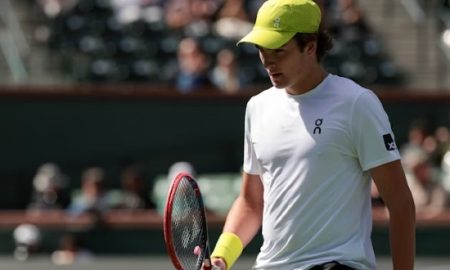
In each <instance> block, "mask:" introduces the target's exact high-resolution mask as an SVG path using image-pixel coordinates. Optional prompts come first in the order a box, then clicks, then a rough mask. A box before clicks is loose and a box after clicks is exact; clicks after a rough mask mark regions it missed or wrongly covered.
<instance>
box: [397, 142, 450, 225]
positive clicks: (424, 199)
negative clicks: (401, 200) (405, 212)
mask: <svg viewBox="0 0 450 270" xmlns="http://www.w3.org/2000/svg"><path fill="white" fill-rule="evenodd" d="M403 164H404V167H405V173H406V178H407V179H408V184H409V186H410V189H411V193H412V195H413V199H414V203H415V205H416V211H417V212H418V213H420V214H423V215H425V216H427V217H432V216H433V215H436V214H439V213H440V212H442V211H443V210H445V207H446V206H447V202H448V193H447V191H446V190H445V189H444V187H443V186H442V184H441V182H440V181H439V173H438V171H437V170H436V169H435V168H434V167H433V166H432V163H431V161H430V156H429V154H428V153H427V152H426V151H425V150H423V149H421V148H416V149H415V150H412V149H411V150H410V151H409V152H408V153H407V154H406V155H405V156H404V157H403Z"/></svg>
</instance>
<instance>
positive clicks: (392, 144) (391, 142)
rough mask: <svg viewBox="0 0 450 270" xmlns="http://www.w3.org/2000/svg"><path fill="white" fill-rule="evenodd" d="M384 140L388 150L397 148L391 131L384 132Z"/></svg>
mask: <svg viewBox="0 0 450 270" xmlns="http://www.w3.org/2000/svg"><path fill="white" fill-rule="evenodd" d="M383 140H384V146H385V147H386V150H388V151H394V150H395V149H397V146H396V145H395V142H394V139H393V138H392V135H391V134H390V133H388V134H384V135H383Z"/></svg>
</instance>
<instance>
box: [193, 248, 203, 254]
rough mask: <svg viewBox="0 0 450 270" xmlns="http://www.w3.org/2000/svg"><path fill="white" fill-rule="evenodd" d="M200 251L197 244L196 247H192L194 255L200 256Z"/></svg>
mask: <svg viewBox="0 0 450 270" xmlns="http://www.w3.org/2000/svg"><path fill="white" fill-rule="evenodd" d="M201 253H202V249H201V248H200V247H199V246H196V247H195V248H194V254H195V255H196V256H200V254H201Z"/></svg>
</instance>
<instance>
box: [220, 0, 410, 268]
mask: <svg viewBox="0 0 450 270" xmlns="http://www.w3.org/2000/svg"><path fill="white" fill-rule="evenodd" d="M320 21H321V13H320V9H319V7H318V6H317V5H316V4H315V3H314V2H313V1H312V0H268V1H266V2H265V3H264V4H263V5H262V6H261V8H260V10H259V12H258V15H257V19H256V23H255V26H254V28H253V30H252V32H250V33H249V34H248V35H247V36H245V37H244V38H243V39H242V40H241V41H240V43H243V42H245V43H251V44H254V45H256V46H257V47H258V49H259V55H260V58H261V62H262V64H263V65H264V67H265V69H266V70H267V72H268V74H269V76H270V80H271V82H272V84H273V87H272V88H270V89H268V90H266V91H263V92H262V93H260V94H258V95H256V96H254V97H253V98H251V100H250V101H249V102H248V104H247V111H246V122H245V151H244V175H243V184H242V191H241V193H240V195H239V197H238V198H237V200H236V201H235V203H234V204H233V207H232V208H231V210H230V212H229V214H228V217H227V220H226V223H225V226H224V230H223V234H222V235H221V237H220V238H219V241H218V243H217V245H216V247H215V249H214V251H213V254H212V258H213V264H214V265H217V266H219V267H220V268H221V269H230V268H231V267H232V265H233V263H234V262H235V261H236V259H237V258H238V257H239V255H240V254H241V251H242V249H243V247H244V246H245V245H247V244H248V243H249V242H250V241H251V239H252V238H253V237H254V235H255V234H256V233H257V232H258V231H259V229H260V227H261V225H262V234H263V238H264V243H263V245H262V247H261V250H260V253H259V254H258V256H257V259H256V262H255V265H254V269H265V270H268V269H271V270H272V269H273V270H292V269H314V270H315V269H335V270H337V269H358V270H368V269H371V270H372V269H376V265H375V256H374V252H373V248H372V243H371V239H370V236H371V228H372V219H371V203H370V186H371V179H373V180H374V181H375V184H376V186H377V188H378V190H379V192H380V194H381V196H382V198H383V200H384V202H385V204H386V206H387V209H388V211H389V215H390V239H391V250H392V259H393V266H394V269H395V270H411V269H413V265H414V252H415V229H414V227H415V226H414V224H415V209H414V203H413V200H412V197H411V193H410V191H409V189H408V186H407V184H406V180H405V175H404V172H403V169H402V167H401V163H400V161H399V158H400V157H399V153H398V151H397V148H396V145H395V142H394V136H393V134H392V130H391V127H390V123H389V120H388V117H387V115H386V113H385V112H384V109H383V107H382V105H381V103H380V102H379V100H378V99H377V97H376V96H375V95H374V94H373V93H372V92H371V91H369V90H367V89H364V88H362V87H360V86H359V85H357V84H356V83H354V82H353V81H351V80H348V79H345V78H342V77H339V76H335V75H332V74H327V72H326V71H325V70H324V69H323V67H322V66H321V64H320V59H321V58H322V56H323V55H324V54H325V53H326V51H327V50H329V49H330V48H331V42H330V38H329V37H327V35H326V34H324V33H323V32H322V31H321V30H320V29H319V25H320Z"/></svg>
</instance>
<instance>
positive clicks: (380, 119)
mask: <svg viewBox="0 0 450 270" xmlns="http://www.w3.org/2000/svg"><path fill="white" fill-rule="evenodd" d="M350 124H351V125H352V127H351V130H352V138H353V142H354V147H355V150H356V154H357V156H358V159H359V162H360V165H361V167H362V169H363V170H364V171H367V170H369V169H372V168H374V167H377V166H380V165H382V164H385V163H388V162H391V161H394V160H398V159H400V154H399V152H398V149H397V146H396V143H395V137H394V134H393V132H392V129H391V125H390V123H389V118H388V116H387V114H386V112H385V110H384V108H383V106H382V104H381V102H380V100H379V99H378V98H377V96H376V95H375V94H374V93H373V92H371V91H369V90H368V91H366V92H364V93H363V94H361V95H360V96H359V97H358V98H357V99H356V100H355V102H354V104H353V110H352V119H351V121H350Z"/></svg>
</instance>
